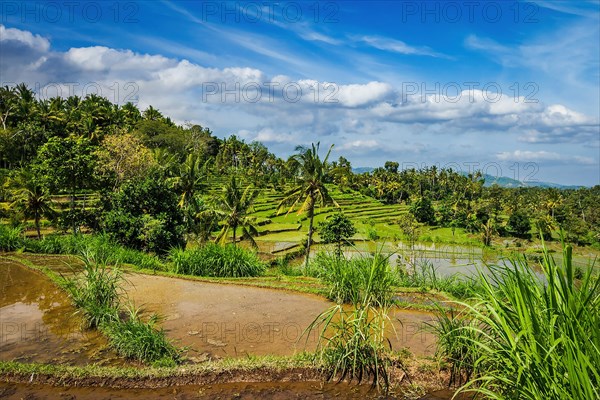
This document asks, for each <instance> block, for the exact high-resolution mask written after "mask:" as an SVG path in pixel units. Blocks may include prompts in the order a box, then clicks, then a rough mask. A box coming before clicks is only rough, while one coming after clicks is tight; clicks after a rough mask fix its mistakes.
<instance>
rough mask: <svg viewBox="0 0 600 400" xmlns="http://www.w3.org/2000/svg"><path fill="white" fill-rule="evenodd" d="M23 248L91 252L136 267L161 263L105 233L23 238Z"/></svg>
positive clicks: (79, 252)
mask: <svg viewBox="0 0 600 400" xmlns="http://www.w3.org/2000/svg"><path fill="white" fill-rule="evenodd" d="M24 246H25V250H27V251H29V252H32V253H42V254H75V255H78V254H82V253H84V252H93V253H94V254H95V255H96V256H97V257H99V256H101V257H103V258H104V259H105V260H106V262H107V263H108V264H131V265H133V266H135V267H138V268H145V269H152V270H160V269H164V265H163V263H162V262H161V261H160V259H159V258H158V257H156V256H153V255H151V254H147V253H144V252H141V251H138V250H133V249H129V248H127V247H124V246H121V245H119V244H115V243H114V242H112V241H111V240H110V239H109V238H108V236H107V235H104V234H97V235H81V234H76V235H47V236H45V237H44V238H43V239H42V240H32V239H29V240H25V242H24Z"/></svg>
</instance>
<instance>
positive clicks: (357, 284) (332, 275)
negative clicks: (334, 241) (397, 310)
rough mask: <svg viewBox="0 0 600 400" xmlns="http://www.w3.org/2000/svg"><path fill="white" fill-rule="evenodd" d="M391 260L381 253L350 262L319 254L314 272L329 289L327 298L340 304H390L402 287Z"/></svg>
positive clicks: (338, 257)
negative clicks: (397, 289)
mask: <svg viewBox="0 0 600 400" xmlns="http://www.w3.org/2000/svg"><path fill="white" fill-rule="evenodd" d="M388 260H389V257H386V256H384V255H382V254H381V253H380V252H379V253H377V254H375V255H374V256H371V255H360V256H358V257H353V258H351V259H346V258H344V257H340V256H338V255H335V254H330V253H318V254H317V255H316V257H315V258H314V260H313V263H312V265H311V269H313V272H315V273H316V275H317V276H318V277H319V278H321V280H322V281H323V283H325V284H326V285H327V286H328V288H329V293H328V295H327V297H328V298H329V299H330V300H333V301H335V302H337V303H350V304H357V303H364V302H370V303H373V304H387V303H389V302H390V301H391V299H392V296H393V294H394V290H393V287H394V285H396V284H397V283H398V280H397V278H396V275H395V274H394V272H393V271H392V270H391V268H390V264H389V261H388Z"/></svg>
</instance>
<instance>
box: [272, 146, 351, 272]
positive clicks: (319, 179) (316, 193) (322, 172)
mask: <svg viewBox="0 0 600 400" xmlns="http://www.w3.org/2000/svg"><path fill="white" fill-rule="evenodd" d="M319 144H320V143H317V145H316V146H315V145H314V143H313V144H312V145H311V147H310V148H309V147H304V146H298V147H296V151H297V152H298V153H297V154H294V155H293V156H292V157H291V161H292V164H297V166H298V168H299V169H298V170H299V176H298V179H297V183H296V186H294V187H293V188H292V189H290V190H289V191H288V192H287V193H285V195H284V198H283V200H282V201H281V202H280V203H279V206H278V207H277V212H278V213H279V212H280V211H281V209H282V208H283V207H286V206H289V209H288V212H287V213H288V214H289V213H290V212H291V211H292V210H293V209H295V208H296V205H297V204H298V203H299V202H302V206H301V207H300V209H299V210H298V214H302V213H304V212H306V214H307V216H308V219H309V224H308V240H307V242H306V260H305V267H308V258H309V255H310V246H311V244H312V235H313V231H314V229H313V222H314V217H315V205H317V204H319V205H320V206H324V205H325V204H328V203H333V204H334V205H335V206H336V207H339V205H338V204H337V202H336V201H335V200H334V199H333V198H332V197H331V196H330V195H329V191H328V190H327V187H326V186H325V180H326V177H327V174H328V170H329V164H328V163H327V160H328V159H329V154H331V149H333V145H331V147H330V148H329V151H328V152H327V155H326V156H325V158H324V159H323V160H321V158H320V157H319Z"/></svg>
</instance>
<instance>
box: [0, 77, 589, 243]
mask: <svg viewBox="0 0 600 400" xmlns="http://www.w3.org/2000/svg"><path fill="white" fill-rule="evenodd" d="M330 151H331V148H330V149H329V152H327V153H326V154H325V155H324V156H323V155H322V154H320V150H319V147H318V145H312V146H309V147H298V148H297V149H296V153H295V154H294V155H293V156H291V157H289V158H288V159H282V158H279V157H277V156H275V155H274V154H272V153H271V152H269V150H268V148H267V147H265V146H264V145H263V144H262V143H259V142H251V143H246V142H245V141H244V140H241V139H239V138H237V137H236V136H229V137H227V138H223V139H221V138H218V137H215V136H214V135H213V132H212V131H211V130H210V129H209V128H207V127H203V126H200V125H194V124H189V123H187V124H183V125H178V124H176V123H174V122H173V121H172V120H171V119H170V118H169V117H168V116H164V115H163V114H162V113H161V112H160V111H159V110H157V109H155V108H153V107H152V106H150V107H148V108H146V109H145V110H143V111H142V110H140V109H139V108H138V107H137V106H136V105H134V104H131V103H127V104H125V105H118V104H113V103H111V102H110V101H109V100H107V99H105V98H102V97H99V96H97V95H89V96H87V97H85V98H80V97H77V96H71V97H69V98H59V97H57V98H52V99H47V100H41V99H37V98H36V95H35V93H34V92H33V91H32V90H31V89H29V88H28V87H27V86H26V85H24V84H20V85H18V86H16V87H3V88H0V183H1V190H0V200H2V201H3V202H4V204H7V205H8V206H7V207H5V208H4V209H2V210H1V211H0V213H1V217H2V218H3V220H7V221H9V222H10V223H12V224H15V225H16V224H19V223H21V222H22V221H23V220H33V224H34V226H35V229H36V231H37V235H38V236H41V227H40V225H41V221H42V220H48V221H50V223H51V224H52V225H53V226H54V227H56V228H58V229H60V230H64V231H72V232H78V231H80V230H82V229H88V230H91V231H102V232H105V233H107V234H109V235H110V236H111V237H112V238H113V239H114V240H115V241H117V242H119V243H121V244H124V245H126V246H130V247H133V248H137V249H141V250H145V251H150V252H154V253H157V254H164V253H165V252H167V251H168V250H169V249H170V248H171V247H176V246H183V245H184V244H185V242H186V240H188V239H190V238H195V239H198V240H204V241H206V240H209V239H211V238H213V239H214V238H216V239H217V240H219V241H222V242H225V241H229V240H231V239H233V240H234V241H235V239H237V237H240V238H241V239H244V240H249V241H250V243H254V240H253V237H254V236H255V235H256V234H257V229H256V221H255V220H254V219H253V217H252V216H251V209H252V204H253V202H254V200H255V199H256V198H257V196H258V193H259V190H261V189H268V188H274V189H277V190H278V191H281V192H282V193H285V195H284V199H283V201H282V202H281V204H279V205H278V209H279V210H280V211H282V212H284V211H289V210H290V209H292V208H298V209H300V210H301V211H303V212H305V213H306V214H307V217H308V218H309V222H310V223H309V230H308V243H307V245H308V246H307V247H310V244H311V241H312V234H313V231H314V229H315V227H314V226H313V218H314V210H315V207H317V206H319V205H322V204H331V205H333V206H335V205H336V203H335V199H334V198H332V196H331V195H330V187H331V185H337V187H339V189H341V190H342V191H358V192H360V193H362V194H365V195H368V196H371V197H373V198H375V199H377V200H380V201H382V202H383V203H386V204H409V205H410V210H411V216H412V217H413V218H414V220H415V221H416V222H417V223H421V224H428V225H441V226H448V227H452V228H459V227H460V228H464V229H466V230H468V231H469V232H472V233H479V234H481V235H482V236H483V238H484V242H485V237H486V236H487V237H488V238H489V237H491V236H493V235H500V236H502V235H510V236H517V237H524V238H526V237H528V236H529V235H530V234H531V232H532V231H534V230H537V229H539V230H541V231H542V233H543V234H544V235H545V236H546V237H547V238H548V239H550V238H551V233H552V231H555V230H556V229H558V228H562V229H564V230H565V232H566V233H567V238H568V240H571V241H574V242H577V243H579V244H593V245H596V246H598V244H599V242H600V228H599V227H600V212H599V211H598V207H597V204H599V203H600V202H599V199H600V186H595V187H593V188H581V189H576V190H558V189H542V188H516V189H507V188H501V187H499V186H492V187H485V186H484V181H483V179H482V176H481V174H480V173H473V174H469V175H463V174H460V173H458V172H456V171H453V170H451V169H438V168H436V167H431V168H424V169H420V170H416V169H409V170H401V171H399V170H398V166H399V164H398V163H397V162H393V161H388V162H386V163H385V164H384V166H383V167H380V168H376V169H375V170H374V171H372V172H369V173H362V174H355V173H354V172H353V170H352V165H351V163H350V162H349V161H348V160H347V159H345V158H344V157H339V159H338V160H335V161H330V160H329V155H330ZM57 196H64V198H66V199H67V201H66V202H60V199H58V198H57ZM58 203H60V204H58ZM65 204H66V206H65ZM59 208H63V209H62V210H59ZM59 211H60V212H59ZM217 232H218V233H217ZM307 254H308V252H307Z"/></svg>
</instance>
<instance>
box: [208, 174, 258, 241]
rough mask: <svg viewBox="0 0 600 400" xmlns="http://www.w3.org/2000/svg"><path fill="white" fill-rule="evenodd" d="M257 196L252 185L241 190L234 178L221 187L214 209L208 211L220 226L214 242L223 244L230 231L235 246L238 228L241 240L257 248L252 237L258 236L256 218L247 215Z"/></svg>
mask: <svg viewBox="0 0 600 400" xmlns="http://www.w3.org/2000/svg"><path fill="white" fill-rule="evenodd" d="M257 195H258V191H257V190H255V189H254V187H253V186H252V185H249V186H247V187H246V189H242V188H241V187H240V186H239V185H238V182H237V181H236V179H235V176H232V177H231V180H230V181H229V182H228V184H227V185H225V186H224V187H223V191H222V193H221V195H220V196H219V197H218V198H217V199H216V201H215V207H213V209H212V210H210V211H209V212H210V213H212V214H214V215H216V216H217V217H218V218H219V219H220V222H219V225H221V226H222V229H221V232H219V234H218V235H217V237H216V239H215V242H221V243H225V242H226V241H227V237H228V235H229V232H230V231H231V232H232V234H233V244H234V245H235V244H236V240H237V230H238V228H240V229H241V230H242V235H241V237H242V239H248V240H249V241H250V244H251V245H252V246H253V247H258V246H257V244H256V241H255V240H254V236H256V235H258V230H257V229H256V226H255V223H256V218H255V217H250V216H249V215H248V214H249V212H250V211H251V209H252V204H253V203H254V200H255V199H256V196H257ZM201 214H205V213H201Z"/></svg>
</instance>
